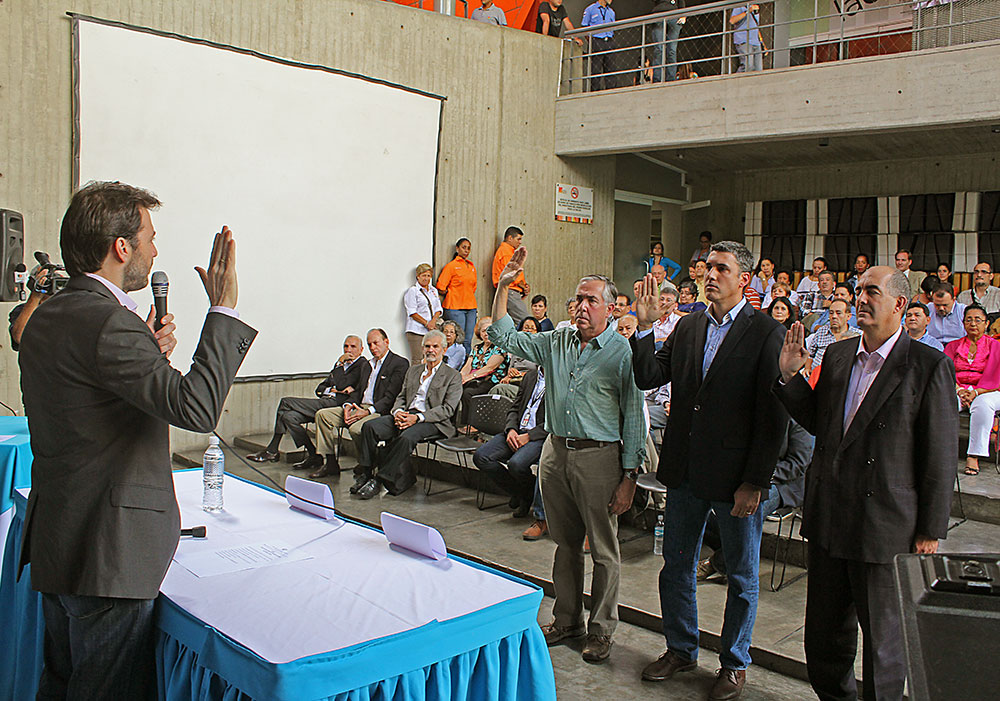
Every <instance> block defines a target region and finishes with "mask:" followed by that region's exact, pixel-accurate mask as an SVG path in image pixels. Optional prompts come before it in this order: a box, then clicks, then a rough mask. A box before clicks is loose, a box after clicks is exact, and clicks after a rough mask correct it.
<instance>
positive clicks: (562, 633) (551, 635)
mask: <svg viewBox="0 0 1000 701" xmlns="http://www.w3.org/2000/svg"><path fill="white" fill-rule="evenodd" d="M586 633H587V629H586V628H584V627H583V626H579V627H577V628H570V627H566V626H557V625H556V624H555V622H552V623H547V624H545V625H544V626H542V634H543V635H545V644H546V645H555V644H556V643H558V642H560V641H562V640H565V639H566V638H580V637H582V636H584V635H586Z"/></svg>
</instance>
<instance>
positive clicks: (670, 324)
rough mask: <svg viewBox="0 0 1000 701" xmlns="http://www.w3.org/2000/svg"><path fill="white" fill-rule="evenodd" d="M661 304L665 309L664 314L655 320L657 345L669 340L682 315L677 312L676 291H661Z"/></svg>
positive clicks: (655, 340)
mask: <svg viewBox="0 0 1000 701" xmlns="http://www.w3.org/2000/svg"><path fill="white" fill-rule="evenodd" d="M660 305H661V307H662V308H663V309H664V310H665V311H664V314H663V316H661V317H660V318H659V319H657V320H656V321H654V322H653V342H654V343H655V344H657V345H658V344H660V343H663V342H664V341H666V340H667V337H668V336H669V335H670V334H671V333H673V330H674V327H675V326H677V322H678V321H680V319H681V316H682V315H681V314H678V313H677V292H676V291H674V290H663V291H662V292H660Z"/></svg>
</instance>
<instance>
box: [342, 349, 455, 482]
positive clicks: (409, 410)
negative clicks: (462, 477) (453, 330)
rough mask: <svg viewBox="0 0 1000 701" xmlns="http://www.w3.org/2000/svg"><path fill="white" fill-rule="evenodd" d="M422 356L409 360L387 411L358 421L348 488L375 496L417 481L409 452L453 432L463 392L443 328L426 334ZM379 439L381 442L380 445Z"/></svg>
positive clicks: (452, 434) (453, 433)
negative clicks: (447, 351)
mask: <svg viewBox="0 0 1000 701" xmlns="http://www.w3.org/2000/svg"><path fill="white" fill-rule="evenodd" d="M423 344H424V362H422V363H418V364H416V365H413V366H412V367H411V368H410V369H409V370H408V371H407V372H406V377H405V378H404V379H403V389H402V390H401V391H400V392H399V394H398V395H397V396H396V401H395V402H394V403H393V405H392V409H391V410H390V412H389V415H388V416H380V417H379V418H377V419H372V420H371V421H368V422H366V423H365V425H364V426H362V427H361V447H360V449H359V451H358V469H357V470H355V485H354V487H352V488H351V493H352V494H357V495H358V496H359V497H360V498H362V499H371V498H372V497H375V496H378V494H379V493H380V492H381V490H382V488H383V487H384V488H385V489H387V490H388V492H389V494H392V495H393V496H397V495H399V494H402V493H403V492H405V491H406V490H407V489H409V488H410V487H412V486H413V484H414V483H415V482H416V481H417V480H416V478H415V477H414V476H413V467H412V466H411V465H410V453H412V452H413V448H414V446H416V445H417V443H419V442H420V441H426V440H431V439H433V438H450V437H452V436H454V435H455V424H454V423H453V419H454V416H455V410H456V409H457V408H458V402H459V400H460V399H461V398H462V373H460V372H459V371H458V370H455V369H454V368H451V367H448V365H447V364H446V363H444V362H443V361H444V352H445V349H446V348H447V345H448V344H447V341H445V338H444V334H443V333H441V332H440V331H428V332H427V333H426V334H425V335H424V341H423ZM379 443H384V444H385V447H384V448H383V449H382V450H381V451H380V450H379Z"/></svg>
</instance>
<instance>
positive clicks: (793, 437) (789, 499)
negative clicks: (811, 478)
mask: <svg viewBox="0 0 1000 701" xmlns="http://www.w3.org/2000/svg"><path fill="white" fill-rule="evenodd" d="M815 443H816V439H815V438H813V437H812V436H811V435H810V434H809V433H808V432H807V431H806V430H805V429H804V428H802V427H801V426H799V425H798V424H797V423H795V421H793V420H791V419H790V420H789V421H788V425H787V427H786V428H785V435H784V437H783V438H782V440H781V453H779V456H778V462H777V463H776V464H775V466H774V475H773V476H772V477H771V488H770V490H769V491H768V492H767V493H762V494H761V504H760V513H761V515H762V516H764V517H765V518H766V517H767V516H770V515H771V514H773V513H775V512H776V511H778V510H779V509H794V508H798V507H800V506H802V501H803V496H804V494H805V487H806V468H807V467H809V463H810V462H812V455H813V448H814V447H815ZM703 542H704V543H705V545H707V546H708V547H709V548H711V549H712V550H713V553H712V556H711V557H709V558H706V559H704V560H702V561H700V562H699V563H698V570H697V577H698V579H699V580H705V579H708V578H709V577H711V576H712V575H713V574H716V573H719V574H722V575H725V574H726V557H725V553H723V552H722V538H721V537H720V536H719V523H718V521H717V520H716V518H715V513H714V512H711V513H710V514H709V516H708V521H707V522H706V524H705V536H704V540H703Z"/></svg>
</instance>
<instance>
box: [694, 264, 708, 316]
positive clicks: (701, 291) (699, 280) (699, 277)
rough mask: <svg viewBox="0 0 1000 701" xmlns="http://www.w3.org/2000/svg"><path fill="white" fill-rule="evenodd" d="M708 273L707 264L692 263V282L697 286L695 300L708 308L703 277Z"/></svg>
mask: <svg viewBox="0 0 1000 701" xmlns="http://www.w3.org/2000/svg"><path fill="white" fill-rule="evenodd" d="M707 273H708V263H706V262H705V261H703V260H696V261H695V262H694V282H695V284H697V285H698V296H697V298H696V299H697V300H698V301H699V302H701V303H702V304H704V305H705V306H706V307H707V306H708V297H706V296H705V275H706V274H707Z"/></svg>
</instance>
